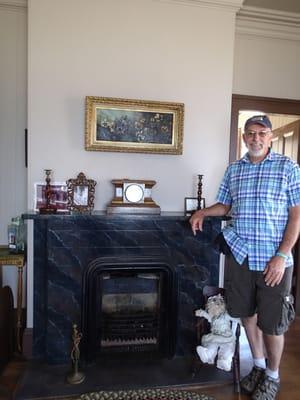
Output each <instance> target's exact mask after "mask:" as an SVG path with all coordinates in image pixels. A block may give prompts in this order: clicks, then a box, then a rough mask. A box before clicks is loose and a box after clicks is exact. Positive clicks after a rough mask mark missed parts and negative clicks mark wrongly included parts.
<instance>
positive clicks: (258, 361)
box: [253, 358, 266, 369]
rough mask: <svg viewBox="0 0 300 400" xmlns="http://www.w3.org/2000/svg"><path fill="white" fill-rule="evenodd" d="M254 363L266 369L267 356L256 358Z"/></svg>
mask: <svg viewBox="0 0 300 400" xmlns="http://www.w3.org/2000/svg"><path fill="white" fill-rule="evenodd" d="M253 362H254V365H255V366H256V367H258V368H262V369H266V360H265V358H254V359H253Z"/></svg>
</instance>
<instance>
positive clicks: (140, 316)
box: [101, 313, 159, 347]
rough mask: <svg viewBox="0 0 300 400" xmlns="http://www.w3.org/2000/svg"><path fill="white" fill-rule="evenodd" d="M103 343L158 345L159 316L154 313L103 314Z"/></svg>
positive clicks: (109, 344)
mask: <svg viewBox="0 0 300 400" xmlns="http://www.w3.org/2000/svg"><path fill="white" fill-rule="evenodd" d="M102 323H103V325H102V335H101V336H102V338H101V345H102V346H105V347H108V346H112V347H114V346H118V347H119V346H137V347H139V346H142V345H144V346H145V345H146V346H148V345H150V346H151V345H156V344H157V342H158V340H157V337H158V326H159V324H158V317H157V314H153V313H136V314H133V313H130V314H124V313H122V314H119V313H113V314H106V313H103V315H102Z"/></svg>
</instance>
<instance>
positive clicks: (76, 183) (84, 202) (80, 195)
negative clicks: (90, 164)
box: [66, 172, 97, 213]
mask: <svg viewBox="0 0 300 400" xmlns="http://www.w3.org/2000/svg"><path fill="white" fill-rule="evenodd" d="M66 183H67V193H68V194H67V208H68V210H70V211H73V212H78V213H90V212H91V211H92V210H93V209H94V199H95V186H96V184H97V182H96V181H94V180H93V179H87V178H86V176H85V175H84V173H83V172H80V173H79V174H78V175H77V178H75V179H68V180H67V182H66Z"/></svg>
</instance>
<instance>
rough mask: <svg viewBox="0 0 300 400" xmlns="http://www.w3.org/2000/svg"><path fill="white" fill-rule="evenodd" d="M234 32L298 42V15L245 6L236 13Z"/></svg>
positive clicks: (299, 36) (299, 18)
mask: <svg viewBox="0 0 300 400" xmlns="http://www.w3.org/2000/svg"><path fill="white" fill-rule="evenodd" d="M236 32H237V33H238V34H244V35H253V36H261V37H267V38H274V39H285V40H295V41H300V13H289V12H285V11H278V10H271V9H266V8H259V7H250V6H245V7H243V8H241V9H240V11H239V12H238V13H237V18H236Z"/></svg>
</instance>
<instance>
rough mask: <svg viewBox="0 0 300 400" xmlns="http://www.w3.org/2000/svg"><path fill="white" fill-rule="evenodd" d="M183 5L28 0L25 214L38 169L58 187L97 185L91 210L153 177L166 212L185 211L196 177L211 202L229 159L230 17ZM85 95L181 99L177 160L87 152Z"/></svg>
mask: <svg viewBox="0 0 300 400" xmlns="http://www.w3.org/2000/svg"><path fill="white" fill-rule="evenodd" d="M183 3H184V2H183ZM190 4H191V3H189V2H187V4H179V3H176V2H173V3H172V2H170V1H153V0H126V1H124V0H88V1H86V0H76V1H74V0H30V1H29V132H30V143H29V159H30V165H29V171H28V172H29V186H28V188H29V190H28V195H29V207H30V208H32V194H33V193H32V189H33V184H34V182H36V181H41V180H43V179H44V172H43V170H44V168H51V169H53V171H54V180H56V181H65V180H66V179H68V178H73V177H75V176H77V174H78V173H79V172H80V171H83V172H84V173H85V174H86V175H87V176H88V177H89V178H93V179H95V180H97V181H98V185H97V187H96V200H95V209H105V207H106V204H107V203H108V202H109V201H110V200H111V198H112V195H113V186H112V184H111V183H110V181H111V179H114V178H123V177H127V178H132V179H134V178H141V179H142V178H145V179H154V180H156V181H157V185H156V186H155V187H154V190H153V198H154V200H155V201H156V202H157V203H158V204H159V205H160V206H161V208H162V210H163V211H182V210H183V206H184V204H183V199H184V197H185V196H191V195H196V189H197V177H196V176H197V174H198V173H201V174H204V181H203V195H204V196H205V197H206V198H207V204H210V203H211V202H212V201H213V200H214V196H215V194H216V190H217V187H218V184H219V181H220V179H221V176H222V174H223V172H224V168H225V166H226V164H227V161H228V146H229V121H230V106H231V93H232V68H233V38H234V28H235V26H234V21H235V13H234V11H233V9H230V10H228V9H226V8H225V7H224V8H218V7H211V8H209V7H200V6H193V5H190ZM86 95H94V96H107V97H123V98H132V99H145V100H162V101H178V102H183V103H185V123H184V125H185V126H184V152H183V155H182V156H174V155H155V154H154V155H153V154H134V153H130V154H129V153H105V152H87V151H85V150H84V99H85V96H86Z"/></svg>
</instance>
